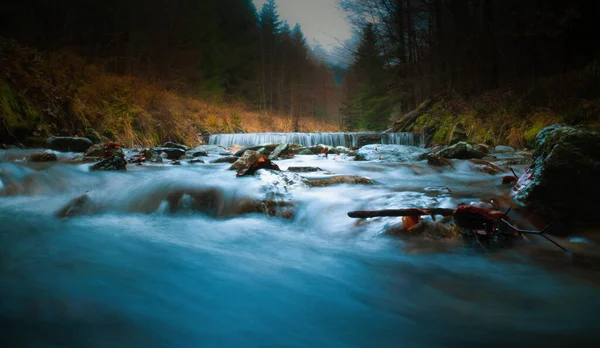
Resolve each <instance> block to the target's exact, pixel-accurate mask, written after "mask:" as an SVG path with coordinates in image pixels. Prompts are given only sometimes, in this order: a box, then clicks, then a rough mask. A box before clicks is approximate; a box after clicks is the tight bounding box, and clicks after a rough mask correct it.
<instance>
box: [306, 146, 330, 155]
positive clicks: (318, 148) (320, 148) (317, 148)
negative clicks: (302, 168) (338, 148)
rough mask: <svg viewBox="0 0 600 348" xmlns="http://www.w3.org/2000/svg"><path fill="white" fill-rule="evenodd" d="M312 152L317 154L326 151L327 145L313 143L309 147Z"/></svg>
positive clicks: (327, 149)
mask: <svg viewBox="0 0 600 348" xmlns="http://www.w3.org/2000/svg"><path fill="white" fill-rule="evenodd" d="M309 150H310V151H312V153H313V154H315V155H318V154H320V153H327V152H328V151H329V147H328V146H325V145H313V146H311V147H310V148H309Z"/></svg>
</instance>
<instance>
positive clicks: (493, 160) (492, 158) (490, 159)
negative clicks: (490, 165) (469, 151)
mask: <svg viewBox="0 0 600 348" xmlns="http://www.w3.org/2000/svg"><path fill="white" fill-rule="evenodd" d="M482 160H484V161H488V162H495V161H497V160H498V157H496V156H490V155H488V156H485V157H484V158H482Z"/></svg>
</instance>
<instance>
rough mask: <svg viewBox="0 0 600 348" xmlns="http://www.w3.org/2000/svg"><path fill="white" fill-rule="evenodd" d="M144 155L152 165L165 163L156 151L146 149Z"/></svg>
mask: <svg viewBox="0 0 600 348" xmlns="http://www.w3.org/2000/svg"><path fill="white" fill-rule="evenodd" d="M142 153H143V156H144V158H145V159H146V161H150V162H152V163H162V162H163V159H162V157H160V155H159V154H158V152H156V150H154V149H152V148H150V149H144V151H143V152H142Z"/></svg>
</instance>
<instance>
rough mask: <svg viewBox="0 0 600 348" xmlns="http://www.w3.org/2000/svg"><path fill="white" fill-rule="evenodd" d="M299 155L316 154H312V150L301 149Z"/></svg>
mask: <svg viewBox="0 0 600 348" xmlns="http://www.w3.org/2000/svg"><path fill="white" fill-rule="evenodd" d="M297 154H298V155H305V156H307V155H314V154H315V153H314V152H312V151H311V150H310V149H300V150H299V151H298V153H297Z"/></svg>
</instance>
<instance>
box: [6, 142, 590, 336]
mask: <svg viewBox="0 0 600 348" xmlns="http://www.w3.org/2000/svg"><path fill="white" fill-rule="evenodd" d="M11 151H12V152H11ZM27 153H28V152H27V151H19V150H10V151H0V222H1V225H0V333H1V334H2V340H3V342H4V343H3V346H4V347H9V346H10V347H13V346H27V347H284V346H285V347H307V346H315V347H465V346H480V345H486V346H509V345H510V346H528V347H530V346H544V347H551V346H553V347H562V346H566V345H568V344H569V345H574V346H582V345H590V346H591V345H596V344H598V343H600V332H598V330H597V322H596V321H595V320H596V319H597V317H598V313H599V312H600V282H599V281H598V280H600V277H598V275H599V274H598V270H599V268H598V267H594V266H593V265H592V266H590V265H588V264H587V263H584V264H583V265H582V264H579V263H577V262H575V261H574V260H573V258H572V257H570V256H568V255H566V254H565V253H563V252H562V251H561V250H559V249H557V248H556V247H554V246H553V245H551V244H550V243H548V242H547V241H545V240H543V239H536V237H535V236H533V237H530V238H528V239H527V240H522V241H518V242H517V243H515V245H513V246H511V247H510V248H508V247H507V248H503V249H502V250H487V251H486V250H482V248H480V247H478V246H476V245H473V244H472V243H465V242H464V241H461V240H430V239H421V238H402V237H398V236H391V235H389V234H387V233H385V232H386V230H388V229H389V227H390V226H392V225H394V224H396V223H398V221H400V220H399V219H398V218H379V219H371V220H369V221H358V220H353V219H350V218H349V217H348V216H347V212H349V211H352V210H368V209H393V208H410V207H444V208H453V207H456V206H457V204H459V203H461V202H466V203H468V202H475V201H481V200H482V199H495V200H496V201H497V202H500V203H501V204H506V205H507V206H508V205H509V203H507V202H508V201H509V200H508V199H507V197H508V193H509V192H510V188H506V187H504V186H502V185H501V184H500V179H501V178H502V175H489V174H485V173H480V172H477V171H474V170H472V168H470V167H469V165H468V164H467V161H455V163H454V164H455V167H456V170H455V171H442V170H437V169H432V168H431V167H429V166H428V165H427V163H426V162H425V161H413V162H402V163H398V162H393V163H387V162H382V161H369V162H358V161H353V160H352V158H351V157H348V156H345V155H329V156H327V158H325V157H324V156H295V158H293V159H289V160H281V161H276V163H277V164H278V165H279V166H280V167H281V169H283V170H285V169H287V168H288V167H290V166H315V167H319V168H321V169H323V172H317V173H301V174H302V175H303V176H306V177H309V178H311V177H315V176H327V175H330V174H328V173H334V174H337V175H340V174H351V175H360V176H364V177H368V178H370V179H372V180H373V181H374V182H375V184H374V185H337V186H330V187H322V188H307V187H297V188H294V189H293V190H290V191H289V194H290V195H291V196H292V197H293V198H292V199H293V203H294V204H295V206H296V208H295V209H296V211H295V214H294V216H293V218H292V219H283V218H280V217H269V216H266V215H264V214H261V213H250V214H242V213H240V210H239V206H238V202H240V201H243V200H252V199H256V198H259V197H261V196H262V195H264V178H263V177H261V176H251V177H241V178H236V177H235V172H232V171H228V170H227V168H228V167H229V164H210V163H207V164H189V163H187V162H186V161H182V165H181V166H174V165H171V164H168V163H167V164H164V165H143V166H135V165H129V166H128V171H127V172H124V173H115V172H90V171H89V166H90V164H86V163H79V162H73V161H70V158H71V157H72V156H74V155H73V154H68V153H67V154H59V161H58V162H56V163H27V162H21V161H19V158H22V157H23V156H25V155H26V154H27ZM211 156H212V157H215V156H217V155H214V154H212V155H211ZM205 159H206V158H205ZM208 159H210V157H209V158H208ZM515 170H517V171H522V170H523V167H518V166H517V167H515ZM86 192H87V194H88V196H89V198H90V200H91V201H92V202H94V205H93V208H92V209H91V210H90V211H88V212H87V213H86V214H84V215H81V216H74V217H72V218H68V219H63V218H59V217H57V216H56V212H57V211H58V210H60V209H61V208H62V207H64V206H65V205H66V204H67V203H68V202H69V201H71V200H73V199H74V198H76V197H79V196H81V195H82V194H84V193H86ZM173 193H178V194H179V196H180V197H181V199H179V201H178V202H176V204H175V205H173V203H169V197H171V196H172V194H173ZM202 195H206V197H207V201H208V202H207V203H206V205H205V206H204V207H203V209H201V210H198V209H194V206H193V204H192V203H190V202H189V200H188V201H186V197H191V196H202ZM507 206H506V207H507ZM526 227H530V226H526ZM556 238H557V239H558V240H560V241H561V243H563V244H564V245H566V246H568V247H569V248H571V249H573V250H576V251H577V250H583V251H585V252H588V251H590V250H596V249H597V244H596V242H594V241H593V239H589V238H575V237H572V238H570V239H569V238H559V237H556Z"/></svg>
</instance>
